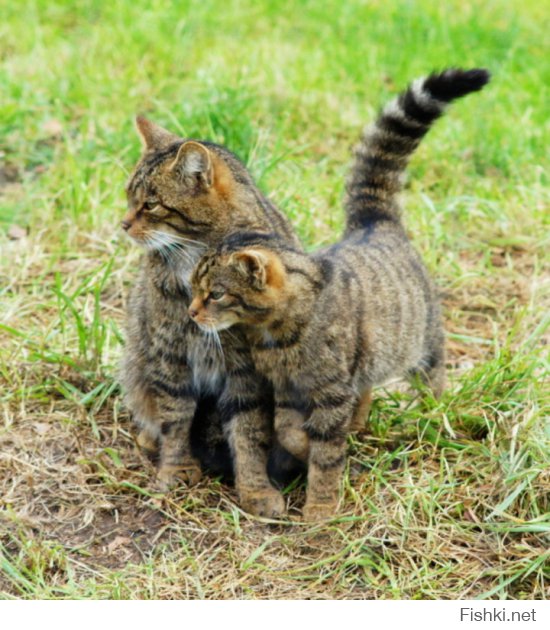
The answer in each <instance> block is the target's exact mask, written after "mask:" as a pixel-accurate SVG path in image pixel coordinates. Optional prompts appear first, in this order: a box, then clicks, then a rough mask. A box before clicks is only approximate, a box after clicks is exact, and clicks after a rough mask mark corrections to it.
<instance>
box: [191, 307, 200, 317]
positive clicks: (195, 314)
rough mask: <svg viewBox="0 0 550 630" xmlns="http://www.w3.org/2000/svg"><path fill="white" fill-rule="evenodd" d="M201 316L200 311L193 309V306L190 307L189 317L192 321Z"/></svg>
mask: <svg viewBox="0 0 550 630" xmlns="http://www.w3.org/2000/svg"><path fill="white" fill-rule="evenodd" d="M198 314H199V311H197V309H196V308H193V307H192V306H190V307H189V317H190V318H191V319H195V317H196V316H197V315H198Z"/></svg>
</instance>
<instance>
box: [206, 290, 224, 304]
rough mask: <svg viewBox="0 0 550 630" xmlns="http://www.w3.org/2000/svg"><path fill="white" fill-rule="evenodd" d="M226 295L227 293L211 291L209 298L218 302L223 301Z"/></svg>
mask: <svg viewBox="0 0 550 630" xmlns="http://www.w3.org/2000/svg"><path fill="white" fill-rule="evenodd" d="M224 295H225V291H211V292H210V295H209V297H210V299H211V300H214V302H216V301H217V300H221V299H222V297H223V296H224Z"/></svg>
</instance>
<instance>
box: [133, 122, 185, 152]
mask: <svg viewBox="0 0 550 630" xmlns="http://www.w3.org/2000/svg"><path fill="white" fill-rule="evenodd" d="M136 129H137V132H138V134H139V137H140V138H141V143H142V144H143V147H144V149H146V150H150V149H161V148H164V147H167V146H169V145H170V144H173V143H174V142H176V141H177V140H179V138H178V136H176V135H174V134H173V133H170V132H169V131H166V129H163V128H162V127H161V126H160V125H157V124H156V123H154V122H152V121H150V120H147V118H144V117H143V116H136Z"/></svg>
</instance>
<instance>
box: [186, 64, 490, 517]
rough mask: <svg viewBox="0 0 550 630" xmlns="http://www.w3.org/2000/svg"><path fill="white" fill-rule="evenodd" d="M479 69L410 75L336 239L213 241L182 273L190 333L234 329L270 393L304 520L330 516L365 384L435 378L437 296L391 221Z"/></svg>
mask: <svg viewBox="0 0 550 630" xmlns="http://www.w3.org/2000/svg"><path fill="white" fill-rule="evenodd" d="M487 80H488V74H487V73H486V72H485V71H482V70H472V71H461V70H448V71H446V72H444V73H441V74H436V75H432V76H430V77H428V78H427V79H424V80H420V81H416V82H415V83H413V84H412V85H411V87H410V88H409V89H408V90H407V91H405V92H404V93H403V94H402V95H401V96H400V97H399V98H398V99H397V100H396V101H394V102H392V103H391V104H390V105H389V106H388V107H387V108H386V109H385V110H384V112H383V113H382V115H381V116H380V118H379V119H378V121H377V123H376V124H375V125H374V127H373V128H371V129H368V130H367V131H366V133H365V135H364V137H363V139H362V142H361V143H360V145H359V146H358V148H357V150H356V162H355V166H354V169H353V172H352V176H351V179H350V182H349V184H348V190H347V198H346V202H345V206H346V214H347V231H346V235H345V237H344V239H343V240H342V241H341V242H339V243H337V244H336V245H334V246H332V247H330V248H329V249H327V250H324V251H321V252H317V253H315V254H314V255H311V256H308V255H306V254H304V253H303V252H300V251H291V250H288V249H284V248H280V247H277V246H272V245H271V244H270V243H269V242H265V243H257V244H255V245H254V246H252V247H251V246H247V247H239V246H235V245H236V244H235V243H233V242H227V241H226V242H224V243H223V244H222V245H221V246H219V247H218V248H217V249H216V250H215V251H210V252H208V253H207V254H206V255H205V256H204V257H203V258H202V260H201V261H200V262H199V264H198V265H197V268H196V270H195V271H194V273H193V277H192V287H193V295H194V299H193V302H192V304H191V307H190V310H189V312H190V315H191V317H193V318H194V319H195V321H196V322H197V323H198V324H199V325H200V326H202V327H204V328H207V329H217V330H223V329H226V328H228V327H230V326H234V325H238V326H244V327H245V329H246V335H247V339H248V341H249V343H250V344H251V347H252V359H253V361H254V364H255V366H256V369H257V370H258V371H259V372H260V373H261V374H263V375H264V376H265V377H266V378H267V379H268V380H269V381H270V382H271V383H273V386H274V393H275V429H276V431H277V438H278V440H279V442H280V443H281V444H282V445H283V447H285V448H286V449H287V450H288V451H289V452H291V453H292V454H293V455H295V456H296V457H299V458H302V459H304V460H307V464H308V490H307V499H306V504H305V507H304V512H303V513H304V518H305V519H306V520H317V519H322V518H326V517H329V516H330V515H332V514H333V513H334V511H335V509H336V506H337V501H338V489H339V484H340V479H341V476H342V471H343V468H344V465H345V449H346V436H347V434H348V432H349V431H350V430H352V429H353V428H355V427H357V426H359V425H360V424H361V423H362V422H363V421H364V415H365V413H366V412H367V410H368V406H369V404H370V394H371V389H372V387H373V386H375V385H378V384H381V383H384V382H386V381H387V380H388V379H390V378H393V377H399V376H411V375H413V374H418V375H420V376H421V378H423V379H424V381H425V382H426V383H427V384H428V385H429V386H431V388H432V390H433V393H434V395H436V396H439V395H440V394H441V392H442V390H443V387H444V383H445V373H444V369H445V368H444V333H443V328H442V323H441V315H440V307H439V303H438V292H437V290H436V289H435V287H434V285H433V284H432V282H431V281H430V278H429V276H428V273H427V271H426V269H425V268H424V266H423V264H422V262H421V260H420V257H419V256H418V254H417V253H416V252H415V250H414V249H413V247H412V245H411V243H410V241H409V239H408V238H407V235H406V233H405V230H404V228H403V226H402V223H401V220H400V211H399V206H398V204H397V203H396V199H395V195H396V193H397V192H398V190H399V176H400V175H401V173H402V171H403V169H404V168H405V166H406V164H407V161H408V159H409V157H410V155H411V154H412V152H413V151H414V149H415V148H416V147H417V146H418V144H419V142H420V139H421V138H422V137H423V135H424V134H425V133H426V132H427V131H428V129H429V127H430V125H431V123H432V122H433V121H434V120H435V119H436V118H437V117H438V116H440V115H441V113H442V112H443V109H444V107H445V105H446V104H447V103H448V102H449V101H451V100H453V99H455V98H458V97H459V96H462V95H464V94H467V93H468V92H471V91H474V90H478V89H480V88H481V87H482V86H483V85H484V84H485V83H486V82H487Z"/></svg>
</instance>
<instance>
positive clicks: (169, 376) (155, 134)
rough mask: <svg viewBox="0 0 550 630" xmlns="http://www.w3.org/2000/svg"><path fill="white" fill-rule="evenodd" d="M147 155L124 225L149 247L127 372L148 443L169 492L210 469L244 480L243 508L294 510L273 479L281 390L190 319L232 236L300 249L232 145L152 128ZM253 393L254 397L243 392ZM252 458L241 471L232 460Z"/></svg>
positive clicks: (133, 299)
mask: <svg viewBox="0 0 550 630" xmlns="http://www.w3.org/2000/svg"><path fill="white" fill-rule="evenodd" d="M138 130H139V133H140V135H141V137H142V140H143V143H144V147H145V151H144V154H143V156H142V158H141V159H140V161H139V163H138V165H137V166H136V168H135V170H134V173H133V174H132V176H131V177H130V180H129V182H128V184H127V188H126V190H127V196H128V206H129V209H128V212H127V214H126V216H125V217H124V219H123V224H122V225H123V228H124V229H125V230H126V232H127V233H128V235H129V236H130V237H131V238H132V240H133V241H134V242H136V243H138V244H140V245H142V246H143V247H144V248H145V250H146V253H145V255H144V256H143V258H142V261H141V267H140V271H139V275H138V278H137V281H136V283H135V285H134V287H133V289H132V291H131V294H130V298H129V302H128V313H127V343H126V348H125V352H124V357H123V361H122V365H121V369H120V382H121V384H122V386H123V389H124V392H125V401H126V404H127V406H128V407H129V409H130V411H131V413H132V415H133V418H134V421H135V422H136V424H137V425H138V427H139V428H140V433H139V436H138V443H139V444H140V446H141V447H142V448H144V449H145V450H146V451H147V452H149V453H151V454H152V455H154V456H156V457H158V464H159V468H158V480H159V484H160V485H161V486H162V487H167V486H170V485H172V484H173V483H174V482H176V481H181V480H183V481H185V482H187V483H190V484H192V483H196V482H197V481H198V480H199V479H200V477H201V471H202V469H203V468H208V469H210V470H212V471H213V472H215V473H222V474H225V475H227V476H231V475H232V474H234V475H235V478H236V484H237V489H238V491H239V495H240V498H241V503H242V504H243V506H244V507H245V508H247V509H249V510H250V511H252V512H254V513H258V514H265V515H269V516H273V515H276V514H278V513H280V512H281V511H282V509H283V508H284V501H283V499H282V497H281V496H280V495H279V493H278V492H277V491H276V490H275V488H273V486H272V485H271V484H270V482H269V480H268V478H267V472H266V466H267V456H268V447H269V445H270V443H271V441H272V416H273V402H272V393H271V387H270V386H269V385H268V384H266V381H265V379H263V377H260V376H259V375H258V374H257V373H256V371H255V368H254V365H253V363H252V361H251V358H250V351H249V348H248V345H247V344H246V343H245V342H244V337H243V335H242V334H240V333H239V332H238V331H231V332H227V333H221V334H220V335H218V333H216V332H203V331H200V330H198V329H197V327H196V326H195V325H194V324H193V323H192V322H191V320H190V318H189V317H188V315H187V307H188V306H189V303H190V290H189V278H190V274H191V270H192V268H193V266H194V264H195V263H196V261H197V260H198V258H199V257H200V256H201V254H202V253H203V251H204V249H205V248H206V246H208V245H216V244H217V243H219V242H220V241H221V240H222V239H223V238H229V239H231V238H234V237H232V235H233V234H238V235H239V238H241V239H242V238H244V239H245V240H246V238H247V235H248V239H249V242H256V241H258V240H259V241H261V240H262V239H263V238H264V237H265V235H270V236H269V237H270V238H272V237H276V238H278V239H280V241H281V242H284V243H285V244H286V245H287V246H288V247H293V248H299V247H300V245H299V242H298V240H297V238H296V236H295V235H294V232H293V231H292V228H291V226H290V224H289V222H288V220H287V219H286V217H284V215H282V214H281V213H280V212H279V210H277V208H275V206H274V205H273V204H272V203H271V202H270V201H269V200H268V199H267V198H266V197H265V196H264V195H263V194H262V193H261V192H260V191H259V189H258V188H257V187H256V185H255V183H254V181H253V180H252V178H251V176H250V174H249V173H248V171H247V170H246V168H245V167H244V165H243V164H242V163H241V162H240V161H239V160H238V159H237V158H236V157H235V156H234V155H233V154H232V153H231V152H230V151H228V150H227V149H225V148H224V147H221V146H218V145H215V144H212V143H209V142H202V141H200V142H199V141H196V140H183V139H181V138H178V137H177V136H174V135H173V134H170V133H169V132H167V131H166V130H164V129H162V128H161V127H158V126H157V125H155V124H154V123H151V122H149V121H147V120H144V119H138ZM243 392H246V394H244V393H243ZM241 451H242V452H244V453H245V455H244V456H241V457H237V461H245V460H246V462H247V466H246V467H245V468H243V467H239V466H238V465H237V466H236V467H234V466H233V459H234V457H233V454H234V453H237V454H238V453H239V452H241Z"/></svg>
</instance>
